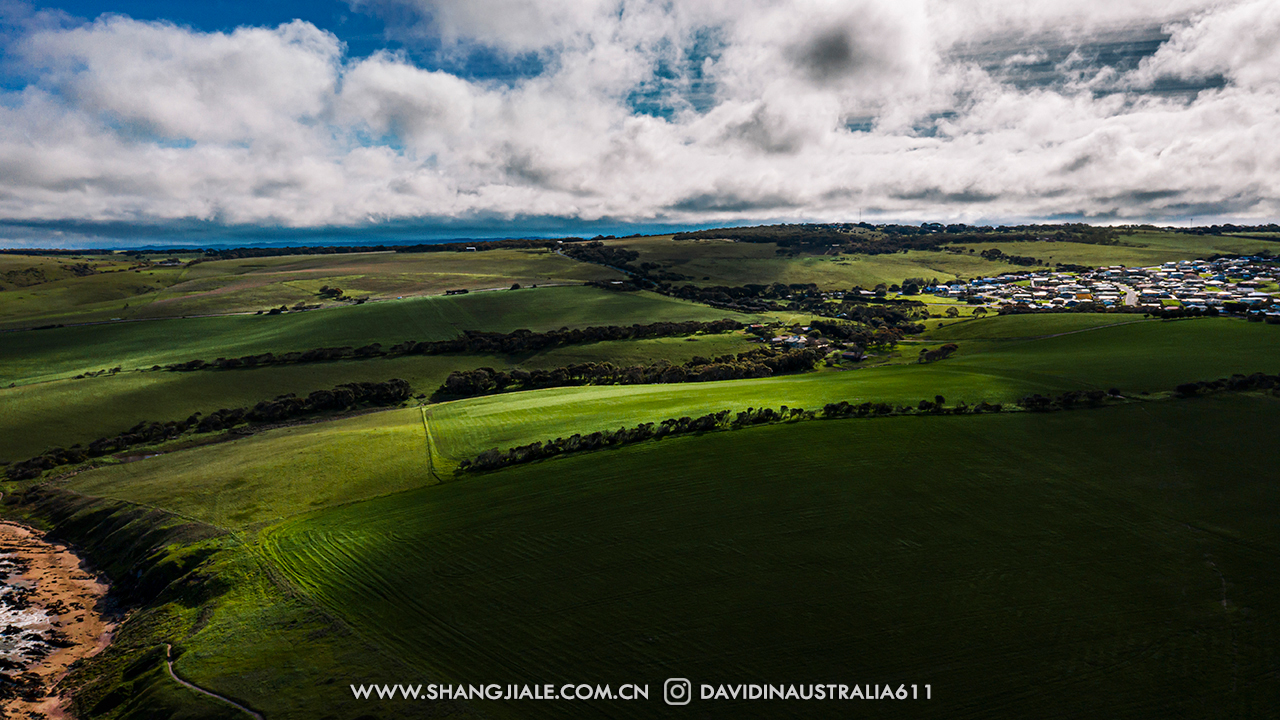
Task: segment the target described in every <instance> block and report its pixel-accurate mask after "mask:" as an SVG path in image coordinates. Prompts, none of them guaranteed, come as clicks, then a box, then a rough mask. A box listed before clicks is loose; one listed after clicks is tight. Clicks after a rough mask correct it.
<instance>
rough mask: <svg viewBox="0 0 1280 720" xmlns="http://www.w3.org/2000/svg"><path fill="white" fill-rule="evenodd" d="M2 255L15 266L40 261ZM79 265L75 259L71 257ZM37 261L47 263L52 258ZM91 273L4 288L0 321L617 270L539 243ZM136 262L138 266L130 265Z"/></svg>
mask: <svg viewBox="0 0 1280 720" xmlns="http://www.w3.org/2000/svg"><path fill="white" fill-rule="evenodd" d="M28 260H29V259H28V258H27V257H26V256H12V257H8V258H5V263H6V265H5V266H6V267H13V268H14V270H15V271H19V270H21V269H22V268H25V267H35V268H40V267H42V263H41V262H39V261H35V262H29V261H28ZM75 262H78V261H75ZM49 264H50V262H49V261H47V260H46V261H43V265H49ZM88 264H89V265H91V266H93V267H95V268H96V269H97V274H93V275H89V276H86V277H63V276H64V275H68V273H66V272H58V273H52V272H51V273H47V276H48V278H49V281H48V282H42V283H36V284H31V285H25V286H21V287H14V288H13V289H11V290H9V291H7V292H0V328H6V327H10V328H11V327H30V326H35V325H44V324H54V323H81V322H93V321H105V320H110V319H113V318H119V319H126V320H129V319H138V318H160V317H185V316H190V315H209V314H227V313H237V312H250V313H251V312H255V311H257V310H267V309H270V308H273V307H279V306H281V305H286V306H290V307H291V306H293V305H295V304H298V303H306V304H316V303H317V302H318V301H319V298H318V295H317V294H318V292H319V291H320V289H321V288H322V287H324V286H326V285H328V286H336V287H340V288H342V289H343V290H344V291H345V292H346V296H347V297H350V298H352V299H387V298H396V297H402V296H404V297H407V296H418V295H439V294H441V293H443V292H444V291H445V290H451V289H467V290H481V289H494V288H506V287H510V286H511V285H512V284H513V283H519V284H521V285H522V286H525V287H529V286H532V285H539V284H541V285H557V284H581V283H582V282H584V281H587V280H612V279H616V278H617V277H619V275H618V273H617V272H616V271H613V270H608V269H607V268H602V267H599V266H592V265H583V264H580V263H574V262H572V261H570V260H566V259H565V258H562V257H560V256H559V255H556V254H554V253H551V252H548V251H545V250H536V251H535V250H494V251H489V252H485V253H465V252H439V253H392V252H385V253H352V254H344V255H303V256H282V257H264V258H251V259H234V260H209V261H204V262H200V263H198V264H195V265H190V266H185V265H179V266H176V267H163V266H158V265H153V266H138V265H137V264H136V263H129V264H125V263H122V262H119V261H109V262H101V261H89V262H88ZM131 268H136V269H131Z"/></svg>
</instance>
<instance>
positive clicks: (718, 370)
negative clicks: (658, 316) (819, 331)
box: [436, 348, 826, 398]
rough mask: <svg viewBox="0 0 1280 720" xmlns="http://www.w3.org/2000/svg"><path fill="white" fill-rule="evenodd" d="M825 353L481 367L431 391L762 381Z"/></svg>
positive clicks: (765, 351)
mask: <svg viewBox="0 0 1280 720" xmlns="http://www.w3.org/2000/svg"><path fill="white" fill-rule="evenodd" d="M825 354H826V353H825V351H823V350H819V349H817V348H805V349H801V350H790V351H781V350H775V349H773V348H758V349H755V350H751V351H748V352H744V353H738V354H737V355H723V356H720V357H717V358H715V359H707V358H704V357H694V358H693V359H691V360H689V361H688V362H686V363H684V364H682V365H675V364H673V363H671V362H669V361H666V360H659V361H658V362H656V363H653V364H650V365H633V366H630V367H623V366H618V365H614V364H613V363H610V362H599V363H594V362H589V363H579V364H574V365H565V366H563V367H558V368H554V369H551V370H521V369H516V370H511V371H509V372H508V371H502V370H494V369H493V368H489V367H483V368H477V369H475V370H457V371H454V372H453V373H450V375H449V377H448V378H446V379H445V381H444V383H443V384H442V385H441V386H440V388H439V389H438V390H437V391H436V396H437V397H448V398H464V397H474V396H477V395H489V394H492V393H500V392H507V391H512V390H533V389H537V388H549V387H565V386H572V385H646V384H657V383H682V382H713V381H717V380H741V379H745V378H763V377H771V376H774V375H784V374H788V373H796V372H804V371H807V370H812V369H813V367H814V366H815V365H817V364H818V362H819V361H820V360H822V357H823V356H824V355H825Z"/></svg>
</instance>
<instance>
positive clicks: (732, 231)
mask: <svg viewBox="0 0 1280 720" xmlns="http://www.w3.org/2000/svg"><path fill="white" fill-rule="evenodd" d="M860 231H869V232H860ZM1117 235H1118V233H1117V231H1116V230H1115V229H1113V228H1107V227H1092V226H1090V225H1085V224H1083V223H1072V224H1064V225H1011V226H1003V225H1002V226H999V227H986V226H974V225H965V224H952V225H943V224H942V223H923V224H921V225H919V226H916V225H873V224H871V223H830V224H813V223H806V224H800V225H760V226H756V227H736V228H719V229H714V230H698V231H695V232H685V233H676V234H675V236H674V239H675V240H708V239H717V238H726V239H730V240H736V241H738V242H750V243H776V244H777V245H778V248H779V250H780V251H782V250H783V249H789V250H795V251H805V252H827V251H829V250H831V249H832V247H833V246H835V247H836V249H838V251H839V252H845V253H857V254H862V255H883V254H886V253H896V252H904V251H907V250H936V249H938V248H939V247H941V246H943V245H949V244H953V243H973V242H992V241H996V242H1030V241H1036V240H1053V241H1059V242H1079V243H1090V244H1096V245H1113V244H1115V243H1116V242H1117V240H1116V238H1117Z"/></svg>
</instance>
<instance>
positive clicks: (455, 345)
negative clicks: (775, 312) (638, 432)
mask: <svg viewBox="0 0 1280 720" xmlns="http://www.w3.org/2000/svg"><path fill="white" fill-rule="evenodd" d="M741 329H742V323H740V322H738V321H737V320H729V319H725V320H711V321H707V322H699V321H696V320H689V321H685V322H656V323H650V324H648V325H640V324H635V325H605V326H599V327H595V326H593V327H586V328H573V329H570V328H560V329H559V330H550V331H547V332H541V333H536V332H533V331H532V330H523V329H522V330H514V331H512V332H509V333H493V332H481V331H478V330H467V331H464V332H463V333H462V334H461V335H459V336H458V337H456V338H453V339H452V340H437V341H433V342H416V341H413V340H409V341H406V342H403V343H399V344H396V345H393V346H391V347H389V348H384V347H383V346H382V344H381V343H373V344H371V345H365V346H363V347H358V348H352V347H350V346H345V347H329V348H313V349H311V350H304V351H301V352H289V353H279V354H276V353H269V352H268V353H262V354H260V355H245V356H242V357H238V358H218V359H216V360H213V361H212V362H206V361H204V360H188V361H186V362H181V363H173V364H170V365H166V366H165V367H164V369H165V370H173V371H178V372H187V371H192V370H209V369H217V370H232V369H236V368H249V367H261V366H264V365H282V364H288V363H311V362H326V361H330V360H347V359H361V358H374V357H387V356H394V355H444V354H450V353H482V354H484V353H497V354H504V355H517V354H521V353H531V352H537V351H539V350H545V349H547V348H551V347H558V346H562V345H578V344H583V343H594V342H603V341H606V340H643V339H646V338H661V337H680V336H683V335H692V334H694V333H705V334H719V333H726V332H733V331H734V330H741ZM153 369H159V366H156V367H155V368H153Z"/></svg>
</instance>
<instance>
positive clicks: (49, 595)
mask: <svg viewBox="0 0 1280 720" xmlns="http://www.w3.org/2000/svg"><path fill="white" fill-rule="evenodd" d="M0 572H3V573H5V574H7V577H6V578H4V579H3V580H0V583H3V592H4V594H3V595H2V596H0V618H2V619H0V648H3V651H0V675H3V678H4V683H3V685H0V693H3V694H2V695H0V717H3V718H29V717H47V718H65V717H68V715H67V714H66V712H65V711H64V709H63V700H64V698H63V697H61V695H60V694H59V692H58V690H57V685H58V683H59V682H60V681H61V680H62V678H63V677H64V676H65V675H66V673H67V668H68V667H69V666H70V665H71V663H73V662H75V661H76V660H78V659H80V658H85V657H89V656H92V655H94V654H95V653H97V652H99V651H101V650H102V649H103V648H105V647H106V646H107V644H108V643H110V642H111V633H112V630H113V629H114V627H115V625H114V623H113V622H112V620H111V619H110V618H108V617H107V616H106V615H104V614H103V613H102V612H101V607H100V606H101V601H102V599H103V597H104V596H105V595H106V593H107V586H106V584H105V583H103V582H102V581H100V580H99V579H98V578H97V577H95V575H94V574H93V573H92V572H90V571H88V570H86V569H85V566H84V564H83V562H82V560H81V559H80V558H79V557H78V556H76V555H75V553H73V552H71V551H70V550H69V549H68V548H67V547H65V546H63V545H61V544H57V543H49V542H46V541H45V540H44V539H43V537H42V535H41V533H40V532H38V531H36V530H33V529H31V528H28V527H26V526H24V525H20V524H17V523H12V522H0ZM33 713H34V714H33Z"/></svg>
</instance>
